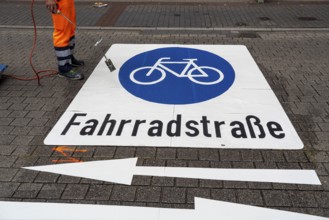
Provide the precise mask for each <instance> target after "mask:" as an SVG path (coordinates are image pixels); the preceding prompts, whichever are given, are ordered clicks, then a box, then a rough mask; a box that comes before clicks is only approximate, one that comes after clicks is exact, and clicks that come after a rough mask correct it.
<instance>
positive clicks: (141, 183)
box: [0, 4, 329, 217]
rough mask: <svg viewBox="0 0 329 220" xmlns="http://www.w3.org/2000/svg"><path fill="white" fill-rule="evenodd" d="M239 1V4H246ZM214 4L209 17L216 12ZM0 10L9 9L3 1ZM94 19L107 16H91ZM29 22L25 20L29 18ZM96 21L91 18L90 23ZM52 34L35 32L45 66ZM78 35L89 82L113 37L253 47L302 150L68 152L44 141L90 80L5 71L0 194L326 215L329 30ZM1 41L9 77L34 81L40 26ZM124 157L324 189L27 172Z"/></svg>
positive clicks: (0, 86)
mask: <svg viewBox="0 0 329 220" xmlns="http://www.w3.org/2000/svg"><path fill="white" fill-rule="evenodd" d="M8 5H10V4H8ZM264 6H265V5H264ZM8 7H9V6H8ZM40 7H41V6H40ZM141 7H145V8H147V7H151V6H147V5H146V6H141V5H133V6H128V7H127V8H125V12H124V13H123V15H122V16H120V17H119V18H118V19H117V20H116V21H117V22H116V23H115V25H119V24H123V23H125V22H126V24H129V22H128V20H127V21H124V16H127V17H129V16H130V15H129V13H128V11H130V10H137V11H138V10H142V9H141ZM154 7H160V6H154ZM189 7H191V9H190V8H188V7H187V9H186V10H187V11H189V12H188V13H190V12H193V11H194V9H193V8H195V7H197V6H189ZM218 7H219V6H218ZM232 7H233V6H232ZM237 7H238V9H239V10H240V8H243V7H242V6H237ZM255 7H256V6H255ZM257 7H260V6H257ZM265 7H266V6H265ZM322 7H323V8H325V7H327V5H323V6H322ZM322 7H321V8H322ZM9 8H10V7H9ZM163 8H164V9H165V10H164V11H165V12H164V13H167V14H170V13H169V12H168V10H171V8H175V6H165V7H163ZM178 8H179V12H174V11H173V12H171V13H182V11H183V10H185V9H184V7H182V6H180V7H178ZM204 8H206V6H204ZM207 8H208V11H213V12H212V13H215V11H216V10H215V9H214V8H211V7H208V6H207ZM238 9H237V10H238ZM0 10H1V11H6V10H4V9H3V7H1V9H0ZM107 10H108V9H107ZM8 11H9V10H8ZM17 11H18V10H17ZM266 11H267V10H266ZM327 11H328V10H327ZM260 12H261V11H260ZM269 12H270V10H269ZM39 13H40V12H39ZM104 13H106V12H104ZM138 13H143V12H140V11H139V12H138ZM186 13H187V12H186ZM202 13H205V12H202ZM274 14H275V13H274V12H273V17H271V20H272V18H274ZM91 16H95V17H96V16H101V14H97V13H95V14H93V13H91ZM184 16H185V15H184ZM256 16H258V15H256ZM264 16H267V15H264ZM275 16H277V14H276V15H275ZM298 16H299V15H298ZM307 16H309V15H307ZM312 16H316V17H317V18H319V17H320V16H323V17H321V22H322V23H321V25H320V24H319V25H320V26H317V25H314V26H312V27H323V26H322V24H324V23H325V24H326V25H327V24H328V18H325V16H329V15H328V12H326V13H325V12H323V14H320V13H319V14H314V15H312ZM174 17H183V16H182V15H181V16H174ZM99 18H100V17H99ZM27 19H28V18H27V17H25V19H23V20H22V22H23V23H24V22H25V21H26V20H27ZM85 19H86V18H85ZM184 19H186V18H184ZM227 19H229V18H227ZM86 20H87V19H86ZM95 20H97V19H95ZM146 20H147V19H146ZM146 20H145V21H142V19H140V21H136V23H135V24H138V25H142V24H145V22H148V21H146ZM232 20H233V19H232ZM4 21H5V23H6V24H4V23H3V22H4ZM10 22H14V21H12V19H7V20H4V19H2V18H1V25H9V23H10ZM81 22H82V23H83V21H81ZM85 22H87V21H85ZM168 22H169V21H167V23H168ZM234 22H235V21H234ZM234 22H233V23H232V24H234ZM269 22H271V21H269ZM298 22H302V21H298ZM310 22H319V21H310ZM23 23H12V24H11V25H24V24H23ZM228 23H229V22H228ZM247 23H248V24H251V22H249V21H248V22H247ZM278 23H279V22H278ZM282 23H284V21H282ZM94 24H95V23H92V22H91V23H90V25H91V26H92V25H94ZM218 24H220V23H218ZM26 25H28V24H26ZM43 25H48V24H47V23H43ZM254 25H255V27H256V24H254ZM294 25H295V23H294V21H291V20H290V22H289V21H287V27H288V26H289V27H294ZM192 26H193V25H192ZM193 27H194V26H193ZM198 27H199V26H198ZM257 27H263V26H257ZM297 27H300V26H297ZM305 27H306V26H305ZM325 27H327V26H325ZM51 34H52V31H51V29H40V30H38V45H37V48H36V52H35V55H34V64H35V65H36V66H37V68H38V69H49V68H53V69H55V68H56V62H55V56H54V52H53V50H52V43H51ZM77 38H78V45H77V57H79V58H81V59H84V60H85V61H86V64H87V65H86V66H85V67H83V68H82V71H83V72H84V74H85V75H86V76H87V78H88V76H89V75H90V74H91V72H92V70H93V69H94V68H95V66H96V64H97V63H98V62H99V60H100V59H101V56H102V55H103V54H104V53H105V51H107V49H108V48H109V47H110V46H111V45H112V44H115V43H130V44H131V43H136V44H145V43H157V44H160V43H163V44H166V43H175V44H229V45H239V44H242V45H246V46H247V47H248V49H249V50H250V52H251V54H252V56H253V57H254V59H255V61H256V62H257V64H258V66H259V67H260V69H261V71H262V72H263V74H264V75H265V77H266V79H267V81H268V83H269V84H270V86H271V87H272V89H273V91H274V92H275V94H276V96H277V97H278V99H279V100H280V102H281V104H282V105H283V107H284V109H285V111H286V112H287V114H288V116H289V118H290V120H291V121H292V122H293V125H294V126H295V128H296V130H297V131H298V134H299V135H300V137H301V139H302V141H303V143H304V145H305V147H304V149H303V150H294V151H285V150H228V149H202V148H197V149H190V148H155V147H143V148H136V147H129V146H127V147H115V146H112V147H99V146H69V147H67V148H66V150H65V148H64V150H65V154H67V156H65V155H64V154H63V153H61V151H60V150H59V149H60V148H59V146H45V145H44V144H43V139H44V138H45V136H46V134H47V133H48V132H49V130H50V129H51V128H52V127H53V126H54V124H55V123H56V121H57V120H58V118H59V117H60V116H61V114H62V113H63V112H64V111H65V109H66V108H67V106H68V105H69V103H70V102H71V101H72V99H73V98H74V97H75V95H76V94H77V92H78V91H79V89H80V88H81V86H82V85H83V84H84V82H85V81H67V80H64V79H62V78H59V77H56V76H53V77H45V78H43V79H42V80H41V86H38V85H37V82H36V81H18V80H14V79H10V78H6V77H3V78H2V79H1V80H0V200H3V201H4V200H10V201H12V200H15V201H33V202H36V201H40V202H69V203H90V204H118V205H132V206H152V207H176V208H192V207H193V205H194V204H193V199H194V197H196V196H198V197H203V198H210V199H215V200H221V201H230V202H236V203H241V204H249V205H256V206H261V207H268V208H274V209H280V210H289V211H295V212H300V213H309V214H313V215H319V216H326V217H329V95H328V94H329V86H328V82H329V72H328V69H329V60H328V55H329V53H328V51H329V31H327V30H322V31H321V30H313V31H307V30H304V31H296V30H293V29H291V30H289V31H248V32H245V31H241V30H240V31H239V30H234V31H219V30H178V29H177V30H165V29H164V30H148V29H140V30H91V29H88V30H87V29H81V30H78V32H77ZM100 38H103V39H104V40H103V42H102V43H101V45H100V46H99V50H95V49H94V48H93V44H94V43H95V42H96V41H97V40H98V39H100ZM0 39H1V44H0V62H1V63H5V64H8V65H9V68H8V69H7V70H6V71H5V73H7V74H16V75H19V76H21V77H33V72H32V70H31V68H30V66H29V60H28V57H29V52H30V48H31V45H32V42H33V29H31V28H17V27H15V26H13V27H11V28H9V27H2V28H1V29H0ZM56 149H57V150H56ZM62 149H63V148H62ZM127 157H138V158H139V160H138V165H144V166H160V165H161V166H179V167H213V168H215V167H220V168H281V169H294V168H296V169H315V170H316V172H317V174H318V176H319V177H320V180H321V183H322V185H321V186H311V185H295V184H273V183H256V182H233V181H210V180H197V179H183V178H160V177H146V176H135V177H134V179H133V184H132V185H131V186H123V185H119V184H111V183H106V182H100V181H93V180H87V179H83V178H76V177H70V176H63V175H55V174H48V173H43V172H35V171H29V170H24V169H21V167H26V166H34V165H46V164H53V163H57V162H61V161H59V160H62V161H72V162H73V161H76V160H82V161H92V160H104V159H112V158H127Z"/></svg>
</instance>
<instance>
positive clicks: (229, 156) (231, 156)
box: [219, 150, 241, 161]
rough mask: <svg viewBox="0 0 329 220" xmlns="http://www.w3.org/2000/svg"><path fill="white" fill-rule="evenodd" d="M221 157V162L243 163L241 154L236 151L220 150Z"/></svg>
mask: <svg viewBox="0 0 329 220" xmlns="http://www.w3.org/2000/svg"><path fill="white" fill-rule="evenodd" d="M219 156H220V160H221V161H241V154H240V152H239V151H236V150H220V151H219Z"/></svg>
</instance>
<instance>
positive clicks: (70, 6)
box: [52, 0, 83, 79]
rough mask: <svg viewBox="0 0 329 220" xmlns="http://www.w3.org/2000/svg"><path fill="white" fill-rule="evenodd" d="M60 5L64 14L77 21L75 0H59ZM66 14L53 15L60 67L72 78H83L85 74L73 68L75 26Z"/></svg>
mask: <svg viewBox="0 0 329 220" xmlns="http://www.w3.org/2000/svg"><path fill="white" fill-rule="evenodd" d="M58 7H59V9H60V11H61V13H62V14H63V15H64V16H66V17H67V18H68V19H70V20H71V19H72V18H74V19H73V21H72V22H75V11H74V1H73V0H60V1H59V2H58ZM64 16H62V15H61V14H53V15H52V19H53V24H54V33H53V40H54V47H55V53H56V56H57V60H58V69H59V72H60V75H62V76H65V77H68V78H72V79H82V78H83V75H82V74H80V73H78V72H76V71H75V70H73V67H72V61H71V58H72V54H71V48H70V40H71V37H72V33H74V31H75V26H74V25H73V24H71V23H70V22H69V21H68V20H67V19H65V17H64Z"/></svg>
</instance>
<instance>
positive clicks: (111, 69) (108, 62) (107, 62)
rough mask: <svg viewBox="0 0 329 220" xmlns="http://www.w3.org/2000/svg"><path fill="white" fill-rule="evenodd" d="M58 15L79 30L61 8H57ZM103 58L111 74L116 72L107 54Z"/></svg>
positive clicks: (96, 44) (98, 42)
mask: <svg viewBox="0 0 329 220" xmlns="http://www.w3.org/2000/svg"><path fill="white" fill-rule="evenodd" d="M56 14H60V15H62V16H63V18H65V19H66V20H67V21H68V22H70V24H72V25H73V26H74V27H75V28H77V29H78V27H77V25H76V24H74V23H73V22H72V21H71V20H70V19H69V18H68V17H66V16H65V15H64V14H63V13H62V12H61V10H60V9H59V8H57V12H56ZM102 40H103V38H101V39H100V40H98V41H97V42H96V43H95V45H94V47H97V46H98V44H100V42H102ZM103 57H104V58H105V63H106V65H107V66H108V68H109V69H110V71H111V72H112V71H114V70H115V66H114V64H113V63H112V61H111V60H110V59H108V58H107V57H106V55H105V54H104V55H103Z"/></svg>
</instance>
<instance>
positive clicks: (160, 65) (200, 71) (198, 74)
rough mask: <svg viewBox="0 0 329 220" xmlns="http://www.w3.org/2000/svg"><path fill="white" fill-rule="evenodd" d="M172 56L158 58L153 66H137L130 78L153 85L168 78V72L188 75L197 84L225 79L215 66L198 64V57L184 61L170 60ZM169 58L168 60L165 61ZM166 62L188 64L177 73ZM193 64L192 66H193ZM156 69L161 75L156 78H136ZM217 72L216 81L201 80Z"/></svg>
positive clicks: (208, 83) (206, 83)
mask: <svg viewBox="0 0 329 220" xmlns="http://www.w3.org/2000/svg"><path fill="white" fill-rule="evenodd" d="M170 59H171V58H170V57H162V58H160V59H158V61H157V62H156V63H155V64H154V65H153V66H143V67H140V68H137V69H135V70H133V71H132V72H131V73H130V80H131V81H133V82H134V83H136V84H140V85H152V84H156V83H159V82H161V81H162V80H164V79H165V78H166V72H168V73H171V74H173V75H174V76H176V77H179V78H181V77H187V78H189V80H191V81H192V82H194V83H197V84H201V85H213V84H216V83H220V82H221V81H222V80H223V79H224V74H223V73H222V72H221V71H220V70H218V69H216V68H214V67H210V66H198V65H197V64H196V63H195V61H197V60H198V59H196V58H192V59H183V61H169V60H170ZM165 60H167V61H165ZM164 64H186V66H185V67H184V69H183V70H182V72H180V73H177V72H175V71H174V70H172V69H170V68H169V67H167V66H165V65H164ZM191 66H192V68H191ZM148 69H149V71H143V70H148ZM155 71H158V72H160V76H159V77H158V78H156V79H152V80H150V81H146V82H144V81H143V82H142V81H139V80H137V79H136V77H135V76H136V75H137V74H138V75H141V74H143V76H146V77H148V76H150V75H151V74H153V73H154V72H155ZM209 71H210V72H211V73H215V74H216V76H215V80H214V81H210V82H208V81H201V79H202V78H203V79H204V78H208V77H209V75H208V74H207V73H206V72H208V73H210V72H209ZM145 73H146V74H145Z"/></svg>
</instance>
